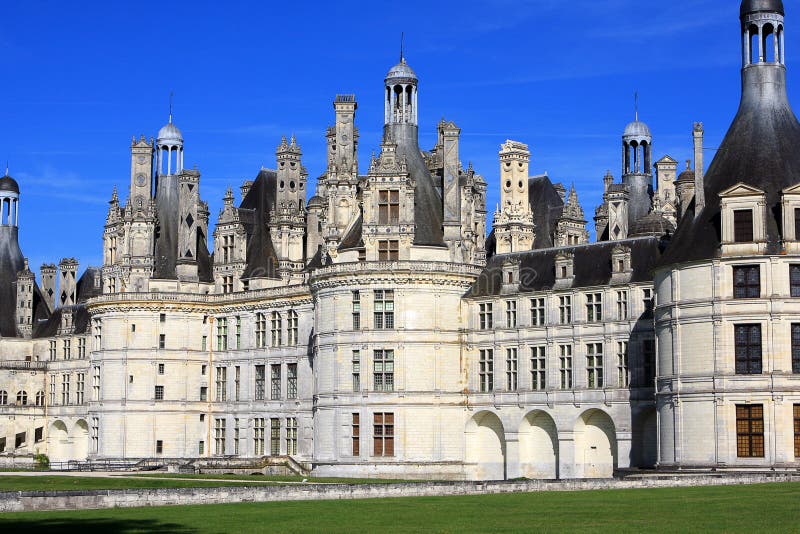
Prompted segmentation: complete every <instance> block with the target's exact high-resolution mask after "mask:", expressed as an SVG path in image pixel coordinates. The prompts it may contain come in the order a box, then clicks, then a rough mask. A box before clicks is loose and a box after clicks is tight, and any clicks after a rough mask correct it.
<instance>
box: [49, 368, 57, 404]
mask: <svg viewBox="0 0 800 534" xmlns="http://www.w3.org/2000/svg"><path fill="white" fill-rule="evenodd" d="M57 376H58V375H50V406H55V404H56V378H57Z"/></svg>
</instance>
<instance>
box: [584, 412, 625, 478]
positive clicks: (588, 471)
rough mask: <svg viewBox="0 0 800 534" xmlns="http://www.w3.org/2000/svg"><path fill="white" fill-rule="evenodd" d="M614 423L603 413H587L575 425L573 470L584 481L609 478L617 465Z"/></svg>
mask: <svg viewBox="0 0 800 534" xmlns="http://www.w3.org/2000/svg"><path fill="white" fill-rule="evenodd" d="M616 434H617V433H616V429H615V427H614V422H613V421H612V420H611V417H609V416H608V414H607V413H605V412H603V411H602V410H588V411H586V412H584V413H583V414H581V416H580V417H578V420H577V421H576V423H575V467H576V473H577V474H578V476H581V477H583V478H611V477H612V476H614V468H615V467H616V466H617V437H616Z"/></svg>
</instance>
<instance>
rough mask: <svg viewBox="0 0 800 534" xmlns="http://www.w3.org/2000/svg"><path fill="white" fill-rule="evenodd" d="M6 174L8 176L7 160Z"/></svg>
mask: <svg viewBox="0 0 800 534" xmlns="http://www.w3.org/2000/svg"><path fill="white" fill-rule="evenodd" d="M6 176H8V160H6Z"/></svg>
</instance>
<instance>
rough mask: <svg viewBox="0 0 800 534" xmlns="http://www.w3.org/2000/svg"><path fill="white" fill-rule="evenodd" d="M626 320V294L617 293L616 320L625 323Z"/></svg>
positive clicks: (622, 292) (624, 292)
mask: <svg viewBox="0 0 800 534" xmlns="http://www.w3.org/2000/svg"><path fill="white" fill-rule="evenodd" d="M627 318H628V292H627V291H617V320H618V321H625V320H626V319H627Z"/></svg>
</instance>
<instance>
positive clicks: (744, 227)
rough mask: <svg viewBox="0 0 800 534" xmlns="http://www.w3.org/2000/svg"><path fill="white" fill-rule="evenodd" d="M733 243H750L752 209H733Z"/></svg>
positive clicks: (751, 239) (751, 235)
mask: <svg viewBox="0 0 800 534" xmlns="http://www.w3.org/2000/svg"><path fill="white" fill-rule="evenodd" d="M733 241H734V243H751V242H752V241H753V210H734V211H733Z"/></svg>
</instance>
